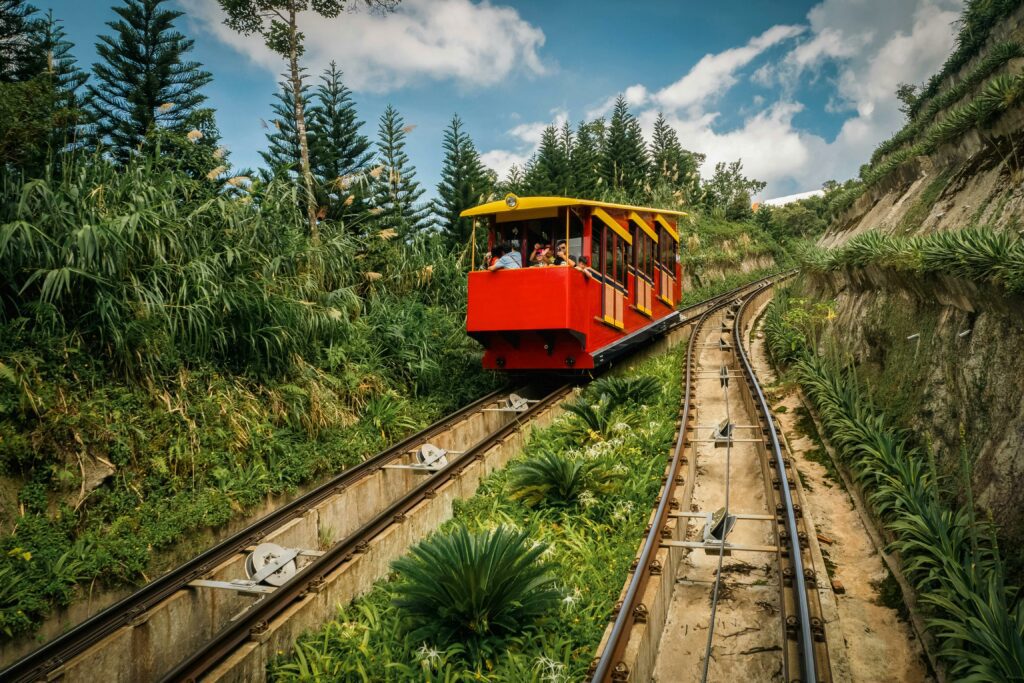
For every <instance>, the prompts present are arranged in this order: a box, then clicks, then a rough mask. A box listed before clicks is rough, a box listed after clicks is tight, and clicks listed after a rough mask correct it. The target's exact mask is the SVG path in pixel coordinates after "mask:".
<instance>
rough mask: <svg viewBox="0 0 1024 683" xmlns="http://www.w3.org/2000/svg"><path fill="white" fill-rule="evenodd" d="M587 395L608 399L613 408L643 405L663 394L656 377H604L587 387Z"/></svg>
mask: <svg viewBox="0 0 1024 683" xmlns="http://www.w3.org/2000/svg"><path fill="white" fill-rule="evenodd" d="M587 393H588V394H590V395H592V396H596V397H598V398H599V399H600V398H603V397H608V400H609V401H610V403H611V405H612V406H615V407H618V406H624V405H643V404H646V403H650V402H651V401H653V400H655V399H656V398H657V397H658V395H659V394H660V393H661V384H660V383H659V382H658V380H657V379H656V378H654V377H602V378H601V379H599V380H596V381H595V382H593V383H592V384H591V385H590V386H589V387H587Z"/></svg>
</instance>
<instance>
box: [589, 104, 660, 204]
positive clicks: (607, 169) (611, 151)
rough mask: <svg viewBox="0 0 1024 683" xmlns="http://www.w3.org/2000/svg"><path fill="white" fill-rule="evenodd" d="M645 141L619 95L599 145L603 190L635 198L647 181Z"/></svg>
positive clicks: (641, 193)
mask: <svg viewBox="0 0 1024 683" xmlns="http://www.w3.org/2000/svg"><path fill="white" fill-rule="evenodd" d="M648 166H649V161H648V159H647V145H646V143H645V142H644V136H643V133H642V132H641V130H640V124H639V123H638V122H637V120H636V118H635V117H634V116H633V115H632V114H630V113H629V107H628V105H627V104H626V98H624V97H623V96H622V95H619V97H618V99H616V100H615V109H614V110H613V111H612V119H611V122H610V123H609V125H608V131H607V134H606V137H605V140H604V146H603V147H602V149H601V178H602V180H604V185H605V188H606V191H607V190H617V191H619V192H623V193H625V194H626V195H627V196H629V197H630V198H639V197H640V196H642V195H643V194H644V192H645V185H646V182H647V169H648Z"/></svg>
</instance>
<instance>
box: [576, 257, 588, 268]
mask: <svg viewBox="0 0 1024 683" xmlns="http://www.w3.org/2000/svg"><path fill="white" fill-rule="evenodd" d="M578 263H579V264H580V265H581V266H589V265H590V257H589V256H580V259H579V262H578Z"/></svg>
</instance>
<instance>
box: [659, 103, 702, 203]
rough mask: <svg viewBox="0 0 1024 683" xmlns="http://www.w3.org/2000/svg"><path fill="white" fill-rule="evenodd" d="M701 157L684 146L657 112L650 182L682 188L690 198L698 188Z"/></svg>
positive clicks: (678, 189)
mask: <svg viewBox="0 0 1024 683" xmlns="http://www.w3.org/2000/svg"><path fill="white" fill-rule="evenodd" d="M704 158H705V157H704V155H703V154H696V153H694V152H690V151H688V150H685V149H683V146H682V145H681V144H680V142H679V136H678V135H676V131H675V129H674V128H672V126H670V125H669V124H668V121H666V120H665V115H664V114H662V113H660V112H659V113H658V118H657V120H656V121H655V122H654V134H653V136H652V139H651V185H652V186H657V185H664V186H667V187H668V188H670V189H672V190H674V191H680V190H681V191H682V192H683V193H684V194H685V195H686V199H687V200H689V201H693V200H694V199H695V198H696V193H697V192H698V190H699V188H700V174H699V170H698V168H699V166H700V164H702V163H703V162H704Z"/></svg>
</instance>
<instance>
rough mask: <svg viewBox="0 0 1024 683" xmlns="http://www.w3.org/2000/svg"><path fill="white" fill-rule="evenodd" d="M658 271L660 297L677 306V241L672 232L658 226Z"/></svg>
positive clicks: (670, 304)
mask: <svg viewBox="0 0 1024 683" xmlns="http://www.w3.org/2000/svg"><path fill="white" fill-rule="evenodd" d="M656 253H657V258H656V259H655V260H656V261H657V263H656V267H655V269H656V271H657V277H658V298H659V299H661V300H662V301H664V302H665V303H666V304H668V305H669V306H675V305H676V302H675V301H674V295H675V291H676V241H675V239H674V238H673V236H672V234H671V233H669V231H668V230H666V229H665V228H664V226H662V225H659V226H658V244H657V251H656Z"/></svg>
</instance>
